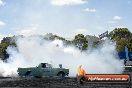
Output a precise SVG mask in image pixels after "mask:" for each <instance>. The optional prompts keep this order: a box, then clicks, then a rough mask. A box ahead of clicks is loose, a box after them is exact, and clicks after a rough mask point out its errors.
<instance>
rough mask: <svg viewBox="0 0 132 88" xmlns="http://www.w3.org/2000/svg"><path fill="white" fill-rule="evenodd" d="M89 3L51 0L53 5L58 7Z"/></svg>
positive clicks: (78, 0)
mask: <svg viewBox="0 0 132 88" xmlns="http://www.w3.org/2000/svg"><path fill="white" fill-rule="evenodd" d="M87 2H88V1H87V0H51V4H52V5H56V6H64V5H79V4H84V3H87Z"/></svg>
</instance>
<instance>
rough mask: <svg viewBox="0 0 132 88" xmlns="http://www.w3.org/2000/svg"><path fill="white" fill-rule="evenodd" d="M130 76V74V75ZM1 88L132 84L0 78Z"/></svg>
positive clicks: (118, 86)
mask: <svg viewBox="0 0 132 88" xmlns="http://www.w3.org/2000/svg"><path fill="white" fill-rule="evenodd" d="M129 74H130V73H129ZM1 87H4V88H5V87H7V88H10V87H13V88H14V87H16V88H25V87H30V88H33V87H34V88H132V82H130V83H127V84H123V83H121V84H116V83H115V84H113V83H85V84H83V85H82V84H79V83H78V82H77V79H76V78H71V77H65V78H58V77H43V78H34V77H33V78H32V77H29V78H28V77H27V78H25V77H24V78H19V77H15V78H14V77H13V78H11V77H0V88H1Z"/></svg>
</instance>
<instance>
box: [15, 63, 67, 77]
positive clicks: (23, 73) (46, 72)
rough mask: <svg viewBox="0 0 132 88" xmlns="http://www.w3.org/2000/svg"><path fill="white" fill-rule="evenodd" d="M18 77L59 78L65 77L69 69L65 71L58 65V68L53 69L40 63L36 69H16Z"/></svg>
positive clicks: (49, 65)
mask: <svg viewBox="0 0 132 88" xmlns="http://www.w3.org/2000/svg"><path fill="white" fill-rule="evenodd" d="M17 72H18V75H19V76H20V77H27V76H32V77H45V76H59V77H65V76H68V74H69V69H65V68H63V67H62V65H61V64H60V65H59V68H53V67H52V65H51V64H48V63H40V64H39V65H38V66H37V67H29V68H18V70H17Z"/></svg>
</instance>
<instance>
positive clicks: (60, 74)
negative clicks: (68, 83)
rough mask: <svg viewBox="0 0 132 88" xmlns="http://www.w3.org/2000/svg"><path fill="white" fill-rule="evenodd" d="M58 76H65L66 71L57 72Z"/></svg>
mask: <svg viewBox="0 0 132 88" xmlns="http://www.w3.org/2000/svg"><path fill="white" fill-rule="evenodd" d="M57 76H58V77H65V73H64V72H59V73H58V74H57Z"/></svg>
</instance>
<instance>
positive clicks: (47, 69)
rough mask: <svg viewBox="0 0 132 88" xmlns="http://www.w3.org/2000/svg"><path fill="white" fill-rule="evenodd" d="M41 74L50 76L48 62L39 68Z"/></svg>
mask: <svg viewBox="0 0 132 88" xmlns="http://www.w3.org/2000/svg"><path fill="white" fill-rule="evenodd" d="M41 71H42V74H43V76H51V68H49V67H48V64H46V66H45V67H43V68H42V69H41Z"/></svg>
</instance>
